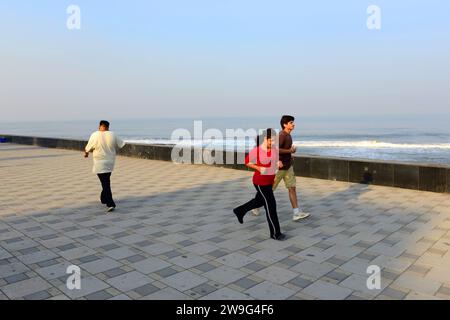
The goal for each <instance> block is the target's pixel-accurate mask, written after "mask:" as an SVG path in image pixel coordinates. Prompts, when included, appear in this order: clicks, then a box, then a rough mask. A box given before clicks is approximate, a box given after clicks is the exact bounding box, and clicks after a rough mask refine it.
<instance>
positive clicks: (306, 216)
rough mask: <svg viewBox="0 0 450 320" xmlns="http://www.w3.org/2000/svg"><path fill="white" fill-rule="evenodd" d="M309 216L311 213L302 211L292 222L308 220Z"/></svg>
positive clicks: (295, 215)
mask: <svg viewBox="0 0 450 320" xmlns="http://www.w3.org/2000/svg"><path fill="white" fill-rule="evenodd" d="M309 216H310V214H309V213H307V212H302V211H300V212H297V213H294V215H293V216H292V220H293V221H298V220H301V219H305V218H308V217H309Z"/></svg>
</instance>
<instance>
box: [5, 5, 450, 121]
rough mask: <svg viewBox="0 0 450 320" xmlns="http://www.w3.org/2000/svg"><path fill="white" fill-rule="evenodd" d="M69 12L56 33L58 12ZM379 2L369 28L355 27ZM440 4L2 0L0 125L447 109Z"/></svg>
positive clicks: (445, 28) (445, 23)
mask: <svg viewBox="0 0 450 320" xmlns="http://www.w3.org/2000/svg"><path fill="white" fill-rule="evenodd" d="M71 4H76V5H78V6H79V7H80V9H81V30H72V31H70V30H68V29H67V27H66V20H67V18H68V17H69V14H67V12H66V9H67V7H68V6H69V5H71ZM371 4H375V5H378V6H379V7H380V8H381V18H382V20H381V30H369V29H368V28H367V26H366V20H367V18H368V16H369V15H368V14H367V13H366V10H367V7H368V6H369V5H371ZM449 12H450V1H448V0H422V1H417V0H370V1H364V0H342V1H334V0H328V1H325V0H316V1H299V0H292V1H288V0H276V1H275V0H272V1H268V0H159V1H138V0H127V1H125V0H124V1H118V0H117V1H113V0H109V1H103V0H95V1H93V0H72V1H54V0H39V1H35V0H28V1H25V0H21V1H17V0H2V1H1V2H0V39H1V44H0V121H2V120H3V121H17V120H59V119H64V120H70V119H98V118H123V117H125V118H148V117H162V116H164V117H168V116H176V117H198V118H199V117H201V116H205V117H213V116H239V115H242V116H251V115H276V116H277V117H278V115H279V114H280V113H291V114H295V115H300V114H307V115H321V114H330V113H331V114H333V113H340V114H354V113H359V114H364V113H377V114H383V113H397V114H398V113H446V112H447V113H448V112H449V110H450V19H449V18H448V14H449Z"/></svg>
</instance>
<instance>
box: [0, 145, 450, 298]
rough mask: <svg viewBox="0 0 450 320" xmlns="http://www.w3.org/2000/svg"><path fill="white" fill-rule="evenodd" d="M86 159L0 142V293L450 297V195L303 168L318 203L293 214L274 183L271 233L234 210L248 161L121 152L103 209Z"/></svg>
mask: <svg viewBox="0 0 450 320" xmlns="http://www.w3.org/2000/svg"><path fill="white" fill-rule="evenodd" d="M91 165H92V159H91V158H89V159H88V160H86V159H84V158H82V154H81V153H79V152H74V151H67V150H57V149H45V148H39V147H33V146H21V145H14V144H0V184H1V193H0V299H237V300H240V299H423V298H425V299H439V298H442V299H449V298H450V252H449V248H450V231H449V230H450V209H449V208H450V196H449V195H448V194H438V193H429V192H420V191H413V190H403V189H395V188H388V187H380V186H365V185H358V184H350V183H344V182H335V181H327V180H317V179H307V178H300V179H299V180H298V189H299V193H300V194H301V203H302V204H303V206H304V208H305V209H307V210H308V211H310V212H311V213H312V215H311V217H310V218H308V219H306V220H304V221H301V222H292V221H291V209H290V204H289V200H288V196H287V192H286V190H285V188H284V186H280V188H279V189H278V190H277V192H276V196H277V201H278V209H279V213H278V214H279V217H280V221H281V226H282V230H283V231H284V232H285V233H286V234H287V235H288V236H289V239H288V240H287V241H283V242H277V241H274V240H271V239H268V227H267V222H266V219H265V217H264V216H259V217H253V216H251V215H250V214H249V215H248V216H246V217H245V222H244V224H243V225H240V224H239V223H238V222H237V220H236V219H235V217H234V215H233V213H232V211H231V210H232V208H233V207H234V206H237V205H238V204H241V203H243V202H244V201H247V200H248V199H250V197H251V196H253V195H254V189H253V186H252V185H251V180H250V177H251V173H249V172H245V171H238V170H232V169H224V168H216V167H209V166H194V165H175V164H173V163H170V162H163V161H152V160H143V159H134V158H126V157H119V158H118V160H117V164H116V171H115V172H114V174H113V176H112V188H113V193H114V195H115V200H116V202H117V204H118V210H117V211H115V212H114V213H112V214H105V212H104V207H103V206H101V205H100V203H99V201H98V198H99V191H100V183H99V181H98V179H97V177H96V176H95V175H93V174H92V173H91ZM72 264H73V265H77V266H79V267H80V268H81V276H82V280H81V286H82V289H81V290H72V291H71V290H68V289H67V287H66V280H67V278H68V276H69V275H68V274H66V268H67V266H69V265H72ZM372 264H375V265H378V266H380V267H381V268H382V272H381V274H382V280H381V285H382V287H381V289H380V290H368V289H367V286H366V280H367V277H368V274H366V269H367V267H368V266H369V265H372Z"/></svg>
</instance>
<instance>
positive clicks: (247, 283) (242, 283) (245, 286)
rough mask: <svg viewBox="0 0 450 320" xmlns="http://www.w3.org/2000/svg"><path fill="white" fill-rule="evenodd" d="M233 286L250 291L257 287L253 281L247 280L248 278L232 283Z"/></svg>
mask: <svg viewBox="0 0 450 320" xmlns="http://www.w3.org/2000/svg"><path fill="white" fill-rule="evenodd" d="M234 284H235V285H237V286H239V287H241V288H243V289H250V288H251V287H253V286H255V285H257V284H258V282H256V281H253V280H252V279H249V278H242V279H239V280H238V281H236V282H234Z"/></svg>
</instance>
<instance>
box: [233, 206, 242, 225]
mask: <svg viewBox="0 0 450 320" xmlns="http://www.w3.org/2000/svg"><path fill="white" fill-rule="evenodd" d="M233 212H234V214H235V215H236V217H237V219H238V221H239V223H240V224H243V223H244V219H243V217H242V216H241V215H240V214H239V213H238V212H237V210H236V209H233Z"/></svg>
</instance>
